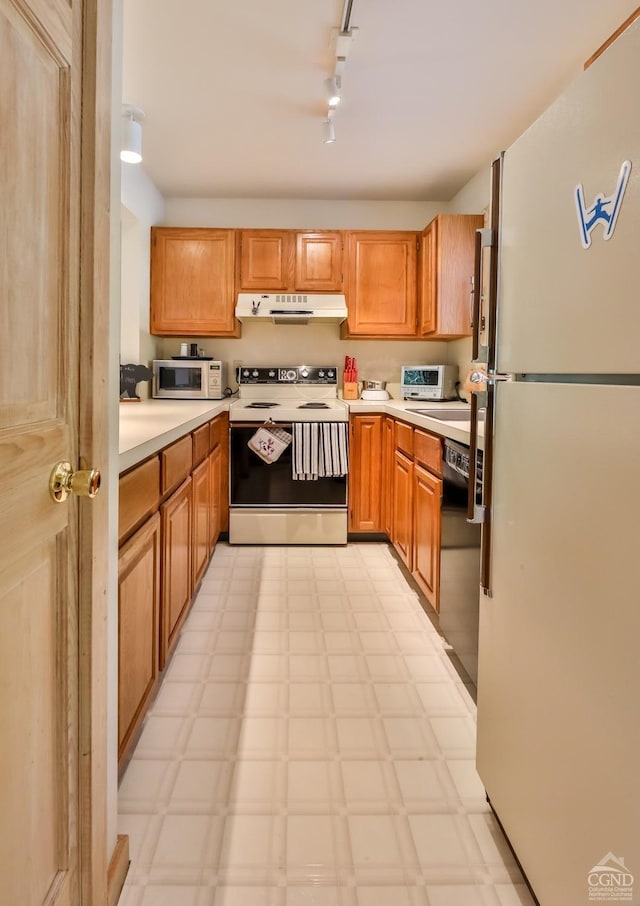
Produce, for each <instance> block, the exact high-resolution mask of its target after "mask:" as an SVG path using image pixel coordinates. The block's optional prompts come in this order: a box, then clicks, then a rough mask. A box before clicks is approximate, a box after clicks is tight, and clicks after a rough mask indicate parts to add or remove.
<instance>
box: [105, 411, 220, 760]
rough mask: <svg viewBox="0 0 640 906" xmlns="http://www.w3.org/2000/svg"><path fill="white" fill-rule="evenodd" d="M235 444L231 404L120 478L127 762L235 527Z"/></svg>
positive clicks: (121, 755)
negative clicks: (194, 604)
mask: <svg viewBox="0 0 640 906" xmlns="http://www.w3.org/2000/svg"><path fill="white" fill-rule="evenodd" d="M228 451H229V417H228V415H227V413H226V412H225V413H222V414H221V415H219V416H217V417H216V418H214V419H213V420H212V421H210V422H207V423H206V424H204V425H202V426H200V427H199V428H196V429H195V430H194V431H193V432H192V433H191V434H187V435H185V436H184V437H183V438H181V439H179V440H178V441H176V442H175V443H173V444H171V445H170V446H169V447H165V448H164V449H163V450H161V451H160V452H159V453H158V454H156V455H155V456H153V457H152V458H151V459H149V460H147V461H146V462H144V463H141V464H140V465H138V466H135V467H134V468H133V469H131V470H129V472H127V473H125V474H124V475H123V476H122V477H121V479H120V513H119V529H120V531H119V539H120V545H121V546H120V553H119V603H118V607H119V624H118V632H119V662H118V684H119V686H118V760H119V764H120V767H121V768H122V767H123V766H124V764H125V760H126V758H127V756H128V754H129V752H130V751H131V748H132V745H133V743H135V740H136V738H137V731H138V729H139V727H140V725H141V722H142V718H143V717H144V714H145V712H146V709H147V708H148V706H149V704H150V701H151V699H152V697H153V695H154V692H155V690H156V688H157V684H158V682H159V678H160V673H161V671H162V670H163V669H164V667H165V666H166V663H167V660H168V657H169V655H170V653H171V650H172V649H173V647H174V645H175V643H176V641H177V638H178V634H179V632H180V629H181V627H182V624H183V622H184V620H185V618H186V616H187V614H188V612H189V607H190V604H191V601H192V599H193V596H194V594H195V592H196V589H197V588H198V585H199V584H200V582H201V581H202V578H203V576H204V574H205V572H206V569H207V566H208V564H209V558H210V556H211V553H212V551H213V549H214V548H215V545H216V542H217V541H218V538H219V536H220V534H221V532H225V531H227V530H228V508H229V505H228V501H229V487H228V471H229V469H228V463H229V459H228V457H229V453H228ZM163 498H164V500H163ZM161 501H162V502H161ZM158 507H159V512H158ZM143 520H146V521H143ZM141 523H142V524H141ZM123 542H124V543H123Z"/></svg>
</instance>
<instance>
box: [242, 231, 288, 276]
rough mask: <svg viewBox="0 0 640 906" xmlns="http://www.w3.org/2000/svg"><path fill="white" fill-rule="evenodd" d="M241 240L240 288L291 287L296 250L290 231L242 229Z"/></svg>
mask: <svg viewBox="0 0 640 906" xmlns="http://www.w3.org/2000/svg"><path fill="white" fill-rule="evenodd" d="M239 242H240V252H239V256H238V258H239V272H238V288H239V289H241V290H253V289H255V290H267V291H268V290H278V289H280V290H285V289H291V287H292V283H293V256H294V253H295V246H294V241H293V233H292V232H291V231H289V230H241V231H240V234H239Z"/></svg>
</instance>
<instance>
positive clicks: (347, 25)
mask: <svg viewBox="0 0 640 906" xmlns="http://www.w3.org/2000/svg"><path fill="white" fill-rule="evenodd" d="M353 2H354V0H344V9H343V12H342V18H341V24H340V28H336V29H334V30H333V33H332V40H331V45H332V47H333V51H334V53H335V64H334V67H333V75H332V76H330V77H329V78H328V79H325V92H326V99H327V104H328V110H327V116H326V118H325V119H324V120H323V121H322V141H323V143H324V144H325V145H329V144H332V143H333V142H335V140H336V132H335V128H334V125H333V115H334V113H335V111H336V109H337V107H338V104H340V103H341V101H342V77H343V75H344V69H345V65H346V62H347V56H348V55H349V51H350V50H351V44H352V43H353V40H354V38H355V37H356V34H357V32H358V29H357V28H351V12H352V8H353Z"/></svg>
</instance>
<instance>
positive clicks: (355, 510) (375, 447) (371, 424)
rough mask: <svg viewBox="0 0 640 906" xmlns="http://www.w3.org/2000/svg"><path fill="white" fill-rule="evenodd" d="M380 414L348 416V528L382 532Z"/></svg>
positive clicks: (350, 529)
mask: <svg viewBox="0 0 640 906" xmlns="http://www.w3.org/2000/svg"><path fill="white" fill-rule="evenodd" d="M382 421H383V416H381V415H355V416H352V418H351V438H350V440H351V442H350V448H349V457H350V464H349V531H350V532H379V531H381V528H382V526H381V522H380V515H381V493H380V491H381V489H380V476H381V462H382Z"/></svg>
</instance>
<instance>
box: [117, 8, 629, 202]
mask: <svg viewBox="0 0 640 906" xmlns="http://www.w3.org/2000/svg"><path fill="white" fill-rule="evenodd" d="M637 2H638V0H484V2H478V0H448V2H442V0H440V2H437V0H353V5H352V13H351V20H350V24H351V26H352V27H356V28H357V29H358V33H357V38H356V40H355V41H354V42H353V44H352V46H351V50H350V53H349V57H348V60H347V64H346V71H345V75H344V78H343V93H344V100H343V103H342V105H341V106H340V108H339V109H338V111H337V113H336V115H335V120H334V122H335V131H336V136H337V141H336V142H335V144H330V145H325V144H323V143H322V140H321V125H322V120H323V119H324V117H325V114H326V103H325V100H324V80H325V79H326V77H327V76H328V75H330V74H331V73H332V71H333V59H334V57H333V56H332V52H331V48H330V43H331V34H332V29H336V28H337V27H338V26H339V25H340V23H341V20H342V14H343V9H344V2H343V0H124V22H123V27H124V48H123V54H124V63H123V101H125V102H126V103H130V104H135V105H137V106H139V107H142V108H143V109H144V110H145V112H146V121H145V123H144V167H145V169H146V171H147V172H148V174H149V176H150V177H151V178H152V180H153V181H154V183H155V184H156V186H157V187H158V189H159V190H160V191H161V192H162V194H163V195H164V196H165V197H167V198H168V197H192V198H212V197H220V198H325V199H327V198H329V199H371V200H374V199H379V200H382V199H393V200H406V199H412V200H420V201H447V200H449V199H450V198H451V197H452V196H453V195H454V194H455V193H456V192H457V191H458V189H460V188H461V186H463V185H464V184H465V183H466V182H467V180H468V179H469V178H470V177H471V176H473V175H474V174H475V173H476V172H478V170H479V169H481V168H482V167H484V166H486V165H487V164H488V162H489V161H490V160H491V158H492V157H493V156H494V155H495V154H496V153H497V152H499V151H501V150H503V149H504V148H506V147H508V146H509V145H510V144H511V143H512V142H513V140H514V139H515V138H517V136H518V135H519V134H520V133H521V132H522V131H523V130H524V129H525V128H526V127H527V126H528V125H529V123H531V122H532V121H533V120H534V119H535V117H536V116H537V115H538V114H540V113H541V112H542V111H543V110H544V109H545V107H546V106H548V104H549V103H550V102H551V101H552V100H553V98H554V97H555V96H556V95H557V94H558V93H559V92H560V91H561V90H562V88H563V87H564V86H565V85H566V84H567V83H568V82H569V81H570V80H571V79H572V78H574V76H575V75H577V74H578V72H579V71H580V69H581V68H582V64H583V62H584V60H585V59H586V58H587V57H589V56H590V55H591V53H593V51H594V50H596V48H597V47H598V46H599V45H600V44H601V43H602V42H603V41H604V40H605V39H606V38H607V37H608V36H609V35H610V34H611V33H612V32H613V31H614V30H615V29H616V28H617V27H618V25H619V24H620V23H621V22H622V21H623V20H624V19H626V18H627V16H629V15H630V13H631V12H632V11H633V10H634V8H635V7H636V5H637Z"/></svg>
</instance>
